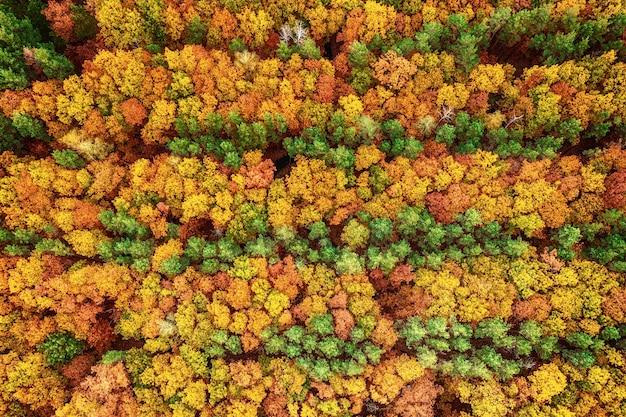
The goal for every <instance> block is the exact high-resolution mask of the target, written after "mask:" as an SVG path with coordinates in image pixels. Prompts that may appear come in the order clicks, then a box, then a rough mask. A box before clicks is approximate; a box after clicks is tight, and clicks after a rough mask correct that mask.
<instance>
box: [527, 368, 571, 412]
mask: <svg viewBox="0 0 626 417" xmlns="http://www.w3.org/2000/svg"><path fill="white" fill-rule="evenodd" d="M528 381H529V382H530V386H531V395H532V397H533V399H535V401H537V402H539V403H543V402H546V401H549V400H550V399H552V397H554V396H555V395H557V394H559V393H561V392H562V391H563V390H564V389H565V387H567V377H566V376H565V375H563V373H562V372H561V370H560V369H559V367H558V366H557V365H556V364H554V363H549V364H545V365H541V366H540V367H539V369H537V370H536V371H535V372H533V373H532V375H530V376H529V377H528Z"/></svg>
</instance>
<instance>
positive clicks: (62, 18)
mask: <svg viewBox="0 0 626 417" xmlns="http://www.w3.org/2000/svg"><path fill="white" fill-rule="evenodd" d="M71 5H72V2H71V1H70V0H64V1H62V2H58V1H55V0H51V1H49V2H48V7H46V8H45V9H44V10H42V11H41V13H42V14H43V15H44V16H45V17H46V19H47V20H48V22H50V26H51V27H52V30H54V32H55V33H56V34H57V35H59V36H60V37H61V38H63V40H65V41H69V40H70V39H71V38H72V35H73V33H74V20H72V12H71V8H70V6H71Z"/></svg>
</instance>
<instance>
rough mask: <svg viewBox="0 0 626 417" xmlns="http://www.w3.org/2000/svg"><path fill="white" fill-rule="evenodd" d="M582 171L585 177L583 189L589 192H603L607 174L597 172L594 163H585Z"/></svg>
mask: <svg viewBox="0 0 626 417" xmlns="http://www.w3.org/2000/svg"><path fill="white" fill-rule="evenodd" d="M580 173H581V175H582V177H583V188H582V190H583V191H585V192H588V193H603V192H604V178H605V177H606V174H602V173H600V172H596V171H595V169H594V167H593V166H592V165H585V166H583V167H582V168H581V170H580Z"/></svg>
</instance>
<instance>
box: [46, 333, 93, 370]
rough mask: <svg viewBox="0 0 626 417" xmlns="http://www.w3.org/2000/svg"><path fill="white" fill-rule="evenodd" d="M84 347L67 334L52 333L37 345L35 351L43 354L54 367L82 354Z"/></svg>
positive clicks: (81, 342)
mask: <svg viewBox="0 0 626 417" xmlns="http://www.w3.org/2000/svg"><path fill="white" fill-rule="evenodd" d="M84 345H85V344H84V342H83V341H82V340H78V339H76V338H75V337H74V336H73V335H71V334H69V333H52V334H49V335H48V336H47V337H46V340H44V341H43V342H41V343H40V344H39V345H37V350H38V351H40V352H42V353H43V354H44V356H45V357H46V361H47V362H48V363H49V364H50V365H51V366H55V365H58V364H64V363H68V362H70V361H71V360H72V359H74V357H76V356H78V355H79V354H80V353H82V351H83V348H84Z"/></svg>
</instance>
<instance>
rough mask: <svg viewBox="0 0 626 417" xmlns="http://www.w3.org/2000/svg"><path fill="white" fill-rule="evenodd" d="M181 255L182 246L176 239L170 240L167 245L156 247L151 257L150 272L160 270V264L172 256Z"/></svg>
mask: <svg viewBox="0 0 626 417" xmlns="http://www.w3.org/2000/svg"><path fill="white" fill-rule="evenodd" d="M182 254H183V244H182V242H181V241H180V240H178V239H170V240H168V241H167V243H164V244H163V245H161V246H159V247H157V248H156V249H155V251H154V255H153V256H152V270H153V271H155V272H158V271H159V269H160V268H161V263H163V261H164V260H166V259H168V258H170V257H172V256H174V255H179V256H180V255H182Z"/></svg>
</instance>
